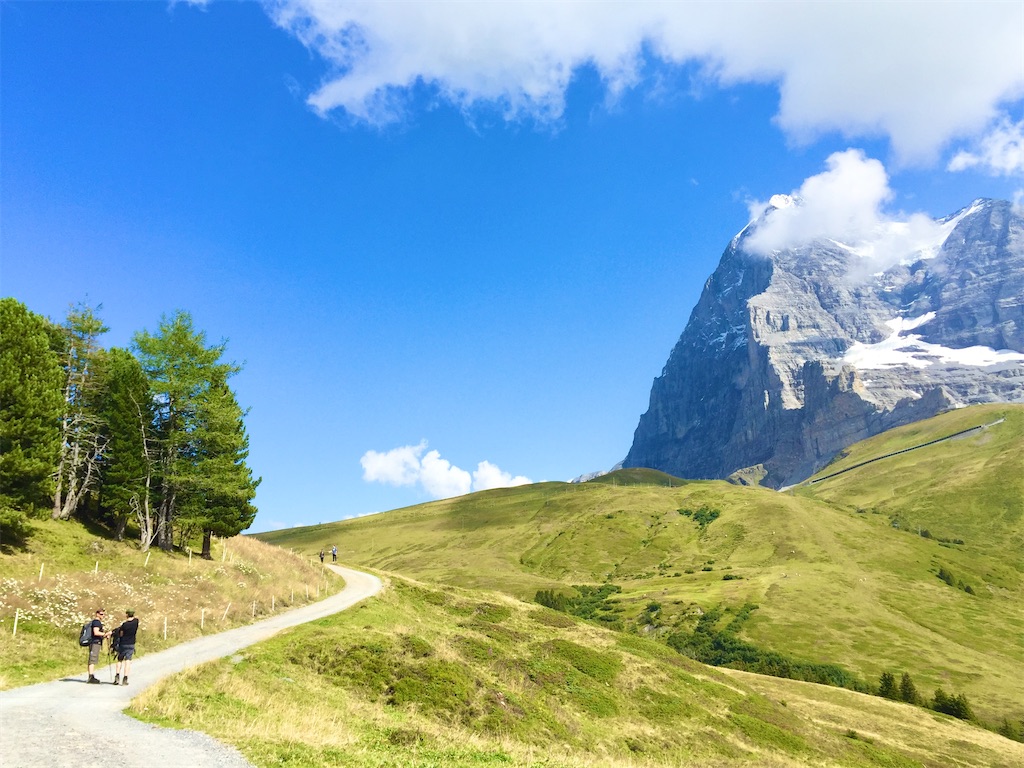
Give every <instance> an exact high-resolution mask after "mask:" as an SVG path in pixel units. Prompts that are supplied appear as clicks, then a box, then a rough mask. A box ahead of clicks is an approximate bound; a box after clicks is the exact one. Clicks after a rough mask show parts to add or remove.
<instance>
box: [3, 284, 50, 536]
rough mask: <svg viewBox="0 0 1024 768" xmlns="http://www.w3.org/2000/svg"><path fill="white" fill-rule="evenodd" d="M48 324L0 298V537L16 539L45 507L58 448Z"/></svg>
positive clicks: (11, 301) (20, 305) (26, 310)
mask: <svg viewBox="0 0 1024 768" xmlns="http://www.w3.org/2000/svg"><path fill="white" fill-rule="evenodd" d="M50 342H51V335H50V324H49V323H48V321H47V320H46V319H44V318H43V317H40V316H39V315H37V314H35V313H34V312H30V311H29V310H28V309H27V308H26V307H25V305H24V304H22V303H21V302H20V301H17V300H15V299H12V298H3V299H0V535H4V536H8V537H9V536H14V537H21V536H22V535H24V533H25V527H24V525H25V520H26V515H27V514H31V513H33V512H35V511H36V510H38V509H42V508H44V505H46V506H48V503H49V501H50V494H51V492H52V489H53V472H54V467H55V464H56V460H57V451H58V446H59V431H58V420H59V418H60V413H61V379H62V376H61V368H60V363H59V362H58V359H57V355H56V354H55V353H54V351H53V349H52V348H51V343H50Z"/></svg>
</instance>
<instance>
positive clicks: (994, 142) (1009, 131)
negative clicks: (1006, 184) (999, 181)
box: [948, 116, 1024, 176]
mask: <svg viewBox="0 0 1024 768" xmlns="http://www.w3.org/2000/svg"><path fill="white" fill-rule="evenodd" d="M979 166H980V167H981V168H982V169H983V170H986V171H988V172H989V173H991V174H993V175H996V176H1015V175H1020V174H1024V120H1022V121H1021V122H1019V123H1014V122H1011V121H1010V119H1009V118H1007V117H1005V116H1004V117H1003V118H1002V119H1001V120H1000V121H999V122H998V123H997V124H996V125H995V127H994V128H993V129H992V130H991V131H989V133H988V134H987V135H985V136H984V137H983V138H982V139H981V141H979V142H978V146H977V150H976V151H975V152H968V151H967V150H964V151H961V152H958V153H957V154H956V155H955V156H954V157H953V159H952V160H951V161H950V162H949V166H948V170H950V171H964V170H967V169H968V168H977V167H979Z"/></svg>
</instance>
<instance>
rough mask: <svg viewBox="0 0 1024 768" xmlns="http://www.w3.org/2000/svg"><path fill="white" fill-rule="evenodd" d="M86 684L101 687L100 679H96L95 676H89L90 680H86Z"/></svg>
mask: <svg viewBox="0 0 1024 768" xmlns="http://www.w3.org/2000/svg"><path fill="white" fill-rule="evenodd" d="M85 682H87V683H89V684H90V685H99V684H100V681H99V678H98V677H94V676H93V675H89V679H88V680H86V681H85Z"/></svg>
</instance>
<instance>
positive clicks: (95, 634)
mask: <svg viewBox="0 0 1024 768" xmlns="http://www.w3.org/2000/svg"><path fill="white" fill-rule="evenodd" d="M106 615H107V613H106V611H104V610H103V609H102V608H97V609H96V614H95V616H94V618H93V620H92V621H90V622H89V623H88V624H86V626H85V627H83V628H82V635H83V637H82V638H80V639H79V641H78V642H79V644H88V646H89V679H88V680H86V681H85V682H87V683H91V684H93V685H98V684H99V682H100V681H99V678H97V677H96V675H95V672H96V664H97V662H99V660H100V651H101V650H102V649H103V641H104V640H105V639H106V638H108V637H110V633H109V632H106V631H104V629H103V617H104V616H106ZM86 627H88V634H87V633H86Z"/></svg>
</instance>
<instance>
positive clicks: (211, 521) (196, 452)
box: [134, 311, 260, 557]
mask: <svg viewBox="0 0 1024 768" xmlns="http://www.w3.org/2000/svg"><path fill="white" fill-rule="evenodd" d="M134 341H135V348H136V350H137V352H138V358H139V362H140V363H141V364H142V367H143V370H144V371H145V372H146V376H147V378H148V379H149V383H150V394H151V397H152V401H153V403H154V433H155V436H156V441H157V443H158V448H159V456H160V466H161V468H162V471H161V476H160V508H159V522H158V524H157V543H158V544H159V546H160V547H161V548H164V549H169V548H170V547H171V546H172V541H171V532H172V529H173V527H177V528H178V530H179V532H180V534H181V535H182V536H183V537H185V536H187V535H188V534H189V532H195V533H198V532H201V533H203V534H204V541H203V555H204V557H208V556H209V543H210V535H211V534H216V535H219V536H233V535H235V534H237V533H240V532H241V531H243V530H245V529H246V528H248V527H249V525H250V524H251V523H252V520H253V518H254V517H255V514H256V509H255V507H253V506H252V499H253V498H254V497H255V494H256V486H257V485H258V484H259V482H260V481H259V479H258V478H257V479H254V478H253V477H252V473H251V472H250V471H249V469H248V467H247V466H246V464H245V459H246V458H247V457H248V454H249V438H248V436H247V435H246V432H245V426H244V424H243V422H242V418H243V417H244V415H245V413H244V411H243V410H242V409H241V408H240V407H239V405H238V403H237V401H236V400H235V397H234V394H233V393H232V392H231V390H230V388H229V387H228V385H227V381H228V379H229V378H230V377H231V376H232V375H234V374H235V373H237V372H238V371H239V370H240V369H239V367H238V366H237V365H234V364H232V363H225V362H222V361H221V357H222V355H223V354H224V351H225V344H224V343H223V342H222V343H220V344H215V345H212V346H207V344H206V334H205V333H203V332H202V331H197V330H195V328H194V327H193V324H192V318H191V316H190V315H189V314H188V313H187V312H181V311H179V312H177V313H176V314H175V315H174V317H172V318H167V317H164V318H163V319H162V320H161V323H160V327H159V329H158V331H157V333H156V334H149V333H148V332H146V331H142V332H140V333H137V334H135V339H134Z"/></svg>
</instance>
